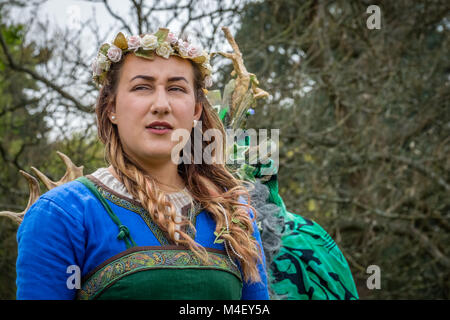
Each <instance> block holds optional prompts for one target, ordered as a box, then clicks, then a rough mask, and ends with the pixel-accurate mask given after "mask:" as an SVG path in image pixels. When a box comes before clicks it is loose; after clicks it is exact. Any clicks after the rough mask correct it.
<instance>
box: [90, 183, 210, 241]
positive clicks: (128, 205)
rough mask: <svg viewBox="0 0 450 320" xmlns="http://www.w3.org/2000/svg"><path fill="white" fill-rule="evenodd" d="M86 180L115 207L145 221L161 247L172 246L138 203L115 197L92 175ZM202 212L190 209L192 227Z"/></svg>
mask: <svg viewBox="0 0 450 320" xmlns="http://www.w3.org/2000/svg"><path fill="white" fill-rule="evenodd" d="M86 177H87V178H89V179H90V180H91V181H92V182H93V183H94V184H95V185H96V187H97V189H98V191H99V192H100V194H101V195H102V196H103V197H104V198H105V199H107V200H109V201H111V202H112V203H114V204H115V205H118V206H119V207H122V208H125V209H127V210H130V211H133V212H135V213H137V214H139V215H140V216H141V218H142V219H143V220H144V221H145V223H146V224H147V226H148V227H149V228H150V230H151V231H152V233H153V235H154V236H155V238H156V239H157V240H158V241H159V243H160V244H161V245H170V244H173V243H172V242H170V241H169V240H168V237H167V235H166V233H165V232H164V231H162V230H161V229H160V228H159V227H158V225H157V224H156V223H155V222H154V221H153V220H152V218H151V217H150V215H149V213H148V211H147V210H145V209H144V208H143V207H142V206H140V205H138V202H135V201H133V202H132V201H130V200H127V199H125V198H124V197H122V196H119V195H117V194H116V193H115V192H114V191H113V190H110V189H109V188H108V187H106V186H104V185H103V183H102V182H101V181H99V180H98V179H97V178H95V177H94V176H92V175H87V176H86ZM201 211H202V208H201V207H200V206H198V205H195V206H194V208H190V213H189V217H188V218H189V220H190V221H191V223H192V225H193V226H195V225H196V222H197V216H198V215H199V214H200V212H201ZM186 233H187V234H188V235H189V236H190V237H191V238H193V239H194V236H195V235H194V230H193V229H192V228H189V229H188V230H187V232H186Z"/></svg>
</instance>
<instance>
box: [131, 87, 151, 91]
mask: <svg viewBox="0 0 450 320" xmlns="http://www.w3.org/2000/svg"><path fill="white" fill-rule="evenodd" d="M144 89H149V87H147V86H136V87H134V89H133V90H135V91H138V90H144Z"/></svg>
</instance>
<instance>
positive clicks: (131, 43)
mask: <svg viewBox="0 0 450 320" xmlns="http://www.w3.org/2000/svg"><path fill="white" fill-rule="evenodd" d="M140 46H141V37H140V36H131V37H129V38H128V49H130V50H134V51H136V50H137V49H139V47H140Z"/></svg>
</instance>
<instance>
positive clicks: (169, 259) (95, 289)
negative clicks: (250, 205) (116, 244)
mask: <svg viewBox="0 0 450 320" xmlns="http://www.w3.org/2000/svg"><path fill="white" fill-rule="evenodd" d="M207 251H208V261H207V262H204V261H202V260H201V259H200V258H198V257H197V256H195V254H194V253H193V252H192V251H191V250H188V249H180V248H178V247H173V246H161V247H159V246H158V247H134V248H131V249H127V250H126V251H124V252H122V253H120V254H118V255H116V256H114V257H112V258H111V259H108V261H105V262H104V263H102V264H101V265H100V266H98V267H97V268H95V269H94V270H93V271H92V273H90V274H89V275H87V276H86V278H85V279H83V281H82V284H81V288H80V290H78V295H77V298H78V299H79V300H92V299H120V300H123V299H240V297H241V294H242V286H243V285H242V277H241V273H240V271H239V269H238V268H237V266H236V265H234V264H233V263H232V262H231V260H230V258H229V257H228V255H227V254H226V253H225V252H219V251H217V250H212V249H207Z"/></svg>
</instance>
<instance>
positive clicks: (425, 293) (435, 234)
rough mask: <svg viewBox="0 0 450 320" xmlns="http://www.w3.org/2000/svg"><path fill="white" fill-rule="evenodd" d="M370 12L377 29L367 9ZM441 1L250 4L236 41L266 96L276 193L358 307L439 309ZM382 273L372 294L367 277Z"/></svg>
mask: <svg viewBox="0 0 450 320" xmlns="http://www.w3.org/2000/svg"><path fill="white" fill-rule="evenodd" d="M371 4H377V5H378V6H379V7H380V9H381V14H382V16H381V18H382V20H381V29H379V30H377V29H374V30H370V29H368V28H367V26H366V20H367V18H368V17H369V15H368V14H366V9H367V7H368V6H369V5H371ZM448 9H449V3H448V2H447V1H420V2H411V1H377V2H376V3H373V1H294V0H282V1H271V0H266V1H263V2H255V3H249V4H247V6H246V7H245V8H244V10H243V12H244V14H243V15H242V18H241V23H242V25H241V27H240V29H239V31H238V32H237V36H236V39H237V41H238V43H239V44H240V45H241V49H242V52H243V55H244V56H245V57H246V62H247V64H248V69H249V70H251V71H252V72H255V73H256V74H257V75H258V79H259V80H260V82H261V83H262V84H263V88H264V89H266V90H267V91H269V92H271V93H272V98H271V100H269V101H268V102H267V103H266V104H265V105H264V106H263V107H262V108H260V109H257V111H256V114H255V115H254V116H253V118H252V119H251V123H250V127H253V128H256V127H258V128H259V127H261V128H279V129H280V140H281V141H280V146H281V150H280V156H281V159H280V168H281V169H280V175H279V177H280V184H281V186H282V188H281V195H282V196H283V198H284V200H285V202H286V205H287V207H288V208H291V210H294V209H292V208H297V209H296V212H297V213H299V214H302V215H304V216H306V217H309V218H311V219H313V220H316V221H317V222H319V223H320V224H322V226H323V227H324V228H325V229H326V230H328V231H329V233H330V234H331V235H332V237H334V238H335V239H336V241H337V243H338V244H339V246H340V248H341V249H342V251H343V253H344V255H345V256H346V257H347V259H348V260H349V263H350V265H351V267H352V270H353V274H354V276H355V280H356V282H357V285H358V288H359V293H360V296H361V298H383V299H388V298H389V299H390V298H402V299H408V298H416V299H417V298H425V299H427V298H449V296H450V292H449V282H450V273H449V270H450V269H449V266H450V259H449V247H448V243H449V232H448V231H449V218H450V212H449V204H450V202H449V198H448V194H449V187H450V181H449V168H450V160H449V159H450V158H449V139H450V138H449V131H450V122H449V120H450V117H449V116H450V114H449V101H450V100H449V92H450V90H449V72H450V62H449V59H448V52H449V37H448V33H449V20H448V18H449V16H448V12H449V10H448ZM372 264H375V265H378V266H379V267H380V269H381V288H382V290H374V291H369V290H368V289H367V287H366V279H367V278H368V276H369V275H368V274H366V269H367V267H368V266H369V265H372Z"/></svg>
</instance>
